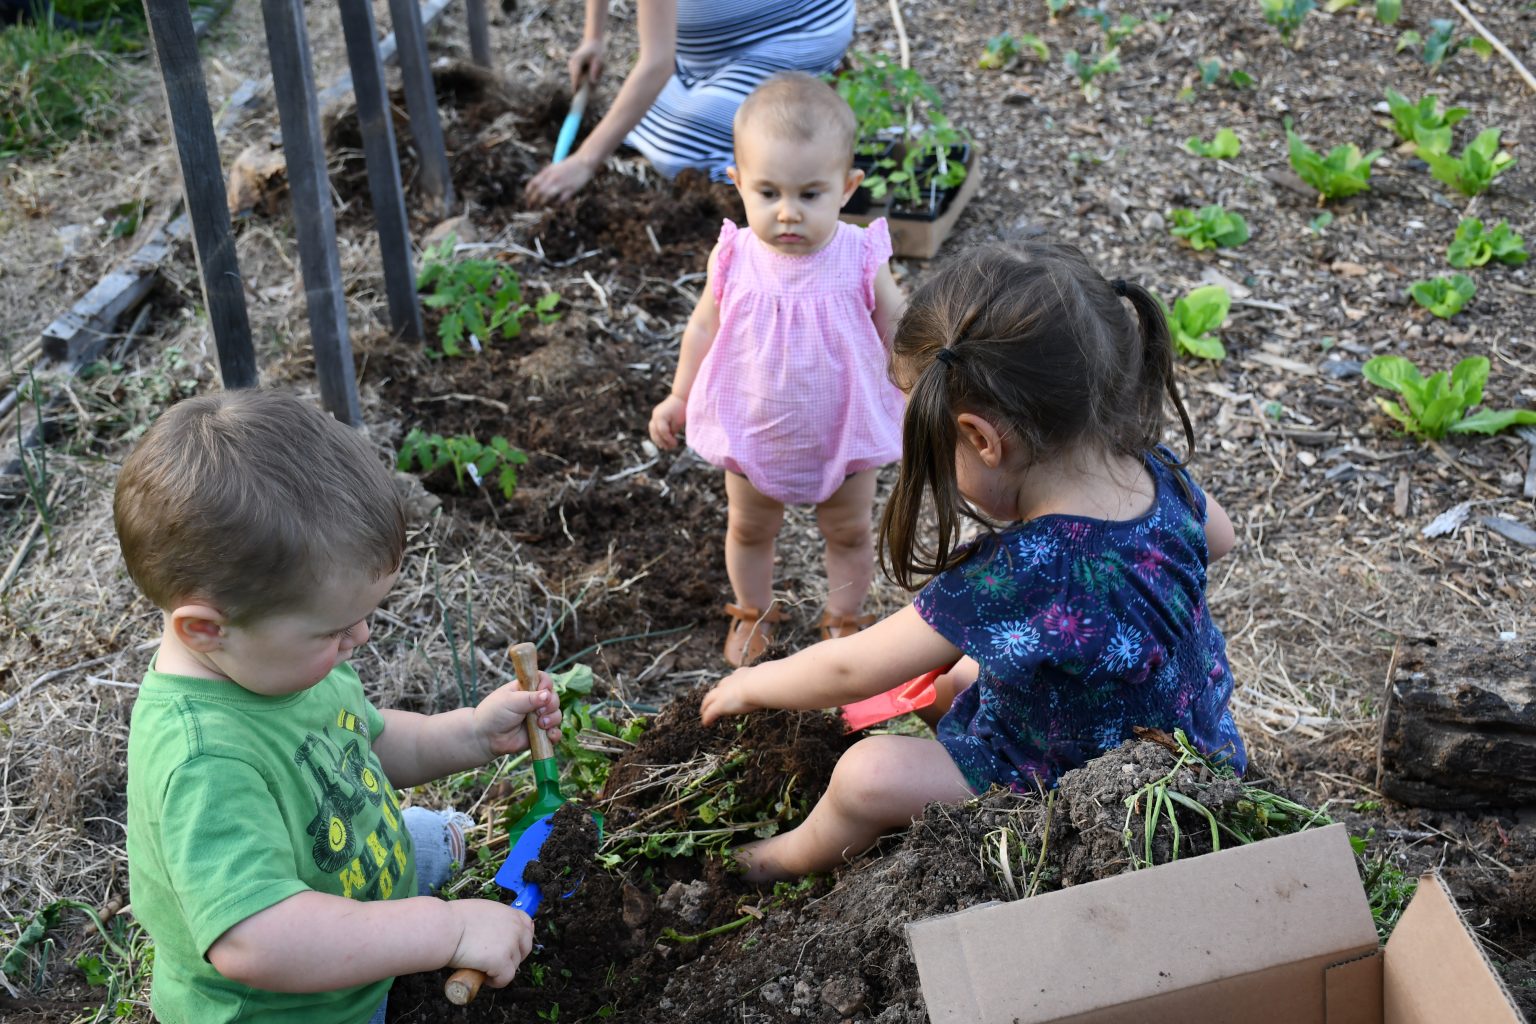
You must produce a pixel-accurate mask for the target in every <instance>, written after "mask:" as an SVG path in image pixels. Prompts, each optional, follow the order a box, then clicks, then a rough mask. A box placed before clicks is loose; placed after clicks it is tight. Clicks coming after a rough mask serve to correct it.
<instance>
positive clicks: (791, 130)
mask: <svg viewBox="0 0 1536 1024" xmlns="http://www.w3.org/2000/svg"><path fill="white" fill-rule="evenodd" d="M749 129H751V130H757V131H766V132H768V133H770V134H772V135H774V136H777V137H779V138H782V139H788V140H791V141H794V142H811V141H814V140H815V139H818V138H822V137H824V136H827V135H828V134H829V133H830V141H832V142H835V143H836V144H837V146H838V148H839V149H840V150H841V151H842V152H845V153H847V154H848V163H849V165H850V166H851V165H852V164H853V147H854V143H855V142H856V141H857V136H858V121H857V120H856V119H855V118H854V116H853V108H852V107H850V106H848V101H847V100H845V99H843V98H842V97H841V96H839V95H838V94H837V90H835V89H833V88H832V87H831V86H830V85H828V84H827V83H826V82H823V81H822V80H821V79H819V78H817V77H816V76H815V75H808V74H806V73H805V72H804V71H780V72H779V73H778V74H775V75H772V76H770V77H769V78H767V79H765V80H764V81H763V83H762V84H761V85H759V86H758V87H757V88H756V89H754V90H752V93H751V95H749V96H748V97H747V98H746V99H745V100H744V101H742V104H741V106H740V107H738V108H737V110H736V120H735V122H734V125H733V130H734V132H735V137H736V138H738V139H739V138H741V137H742V136H743V135H744V134H745V133H746V132H747V131H748V130H749Z"/></svg>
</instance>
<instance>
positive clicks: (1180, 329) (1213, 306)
mask: <svg viewBox="0 0 1536 1024" xmlns="http://www.w3.org/2000/svg"><path fill="white" fill-rule="evenodd" d="M1157 301H1158V304H1159V305H1161V306H1162V307H1163V313H1164V315H1166V316H1167V318H1168V333H1169V334H1170V335H1172V336H1173V350H1174V351H1175V352H1177V353H1181V354H1183V355H1189V356H1194V357H1196V358H1197V359H1225V358H1227V349H1226V346H1225V345H1223V344H1222V343H1221V339H1220V338H1218V337H1216V335H1214V334H1212V333H1211V332H1212V331H1214V330H1216V329H1217V328H1219V327H1220V326H1221V325H1222V324H1223V323H1224V322H1225V321H1226V319H1227V311H1228V310H1229V309H1231V308H1232V296H1230V295H1228V294H1227V290H1226V289H1225V288H1223V287H1222V286H1221V285H1219V284H1208V285H1205V286H1204V287H1202V288H1196V289H1195V290H1194V291H1192V292H1190V293H1189V294H1188V295H1186V296H1184V297H1183V298H1181V299H1179V300H1178V301H1176V302H1175V303H1174V304H1173V309H1171V310H1170V309H1169V308H1168V304H1167V303H1165V302H1163V300H1162V299H1158V300H1157Z"/></svg>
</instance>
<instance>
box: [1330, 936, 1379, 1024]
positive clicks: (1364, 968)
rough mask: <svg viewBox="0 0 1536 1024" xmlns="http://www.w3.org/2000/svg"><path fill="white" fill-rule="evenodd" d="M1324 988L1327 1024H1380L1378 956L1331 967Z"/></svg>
mask: <svg viewBox="0 0 1536 1024" xmlns="http://www.w3.org/2000/svg"><path fill="white" fill-rule="evenodd" d="M1323 985H1324V990H1325V992H1326V998H1325V1000H1324V1002H1325V1005H1326V1008H1327V1019H1328V1024H1382V1022H1381V954H1380V953H1379V952H1378V953H1372V954H1371V955H1370V956H1362V957H1359V958H1358V959H1355V960H1350V961H1348V962H1346V963H1342V964H1334V965H1333V966H1331V967H1329V968H1328V971H1327V973H1326V975H1325V977H1324V981H1323Z"/></svg>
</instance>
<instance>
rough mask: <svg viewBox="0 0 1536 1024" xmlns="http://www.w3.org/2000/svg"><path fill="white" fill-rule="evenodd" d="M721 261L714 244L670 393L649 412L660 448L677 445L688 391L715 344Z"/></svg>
mask: <svg viewBox="0 0 1536 1024" xmlns="http://www.w3.org/2000/svg"><path fill="white" fill-rule="evenodd" d="M719 261H720V246H719V244H718V243H717V244H716V245H715V247H714V249H713V250H711V251H710V254H709V264H708V269H707V271H706V274H705V278H704V290H703V292H702V293H701V294H700V295H699V302H698V305H696V306H694V307H693V315H692V316H690V317H689V318H688V326H687V327H685V328H683V344H682V348H681V349H680V350H679V351H678V353H677V372H676V373H674V374H673V375H672V393H671V394H670V395H668V396H667V397H666V398H664V399H662V401H661V403H660V404H659V405H657V406H656V408H655V409H654V410H652V412H651V424H650V433H651V440H652V441H654V442H655V443H656V445H657V447H660V448H676V447H677V442H678V437H677V435H678V434H679V433H681V432H682V429H683V424H684V417H685V415H686V414H687V411H688V394H689V392H691V391H692V390H693V382H694V380H695V379H696V378H697V377H698V376H699V366H700V364H702V363H703V362H704V357H705V356H707V355H708V354H709V350H710V347H711V346H713V345H714V343H715V334H716V333H718V332H719V330H720V307H719V305H718V304H716V302H715V267H716V265H717V264H718V263H719Z"/></svg>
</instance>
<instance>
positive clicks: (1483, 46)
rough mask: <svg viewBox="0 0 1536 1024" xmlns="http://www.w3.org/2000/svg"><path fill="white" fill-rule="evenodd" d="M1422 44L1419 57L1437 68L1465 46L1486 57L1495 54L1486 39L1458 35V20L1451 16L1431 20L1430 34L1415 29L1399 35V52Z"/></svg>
mask: <svg viewBox="0 0 1536 1024" xmlns="http://www.w3.org/2000/svg"><path fill="white" fill-rule="evenodd" d="M1394 20H1396V19H1394ZM1388 24H1391V22H1388ZM1421 44H1422V45H1423V50H1422V51H1421V52H1420V54H1419V59H1420V60H1422V61H1423V62H1424V63H1425V64H1428V65H1429V66H1430V67H1431V68H1435V69H1439V67H1440V65H1441V64H1443V63H1445V61H1446V59H1447V58H1449V57H1452V56H1454V55H1455V54H1456V52H1457V51H1458V50H1460V49H1461V48H1462V47H1463V46H1465V47H1466V48H1467V49H1469V50H1471V51H1472V52H1473V53H1476V54H1477V55H1478V56H1480V57H1482V58H1484V59H1487V58H1488V57H1489V56H1491V55H1492V54H1493V47H1492V46H1491V45H1490V44H1489V43H1488V41H1487V40H1486V39H1483V38H1481V37H1472V38H1467V37H1458V36H1457V35H1456V22H1454V21H1452V20H1451V19H1450V18H1435V19H1433V20H1432V21H1430V23H1429V34H1428V35H1420V34H1419V33H1418V32H1415V31H1414V30H1413V29H1409V30H1408V31H1406V32H1404V33H1403V34H1402V35H1400V36H1398V37H1397V52H1399V53H1401V52H1402V51H1404V50H1407V49H1411V48H1412V47H1415V46H1419V45H1421Z"/></svg>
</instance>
